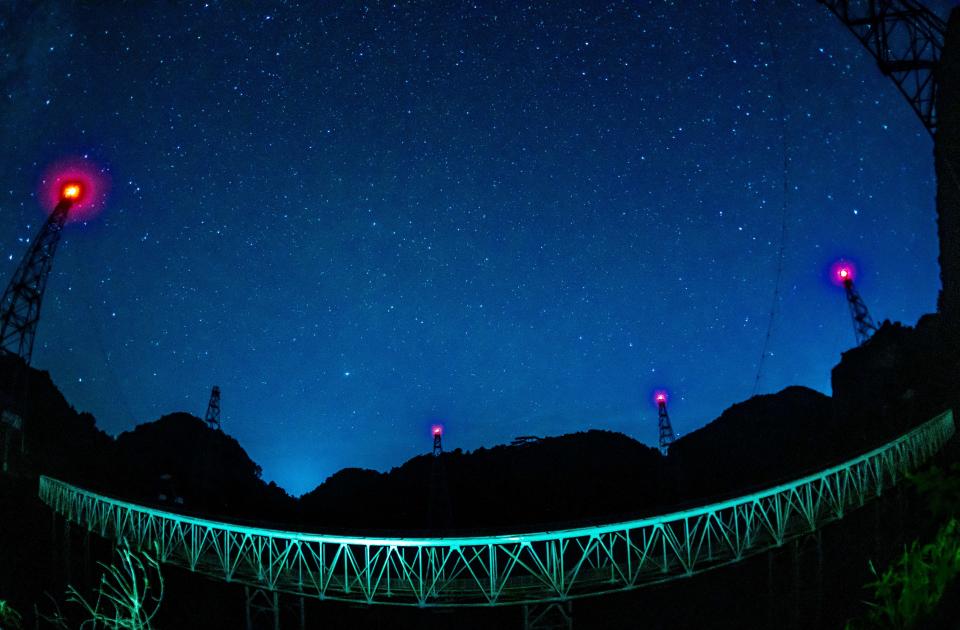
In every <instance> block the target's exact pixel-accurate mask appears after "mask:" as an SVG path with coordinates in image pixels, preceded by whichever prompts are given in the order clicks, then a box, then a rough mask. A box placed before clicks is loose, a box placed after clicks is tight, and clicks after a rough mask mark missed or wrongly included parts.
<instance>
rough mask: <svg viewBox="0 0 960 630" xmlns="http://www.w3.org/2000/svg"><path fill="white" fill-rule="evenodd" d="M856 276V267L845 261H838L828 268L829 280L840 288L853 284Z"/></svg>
mask: <svg viewBox="0 0 960 630" xmlns="http://www.w3.org/2000/svg"><path fill="white" fill-rule="evenodd" d="M856 275H857V270H856V267H854V266H853V263H850V262H848V261H846V260H838V261H837V262H835V263H833V265H831V267H830V280H831V281H832V282H833V283H834V284H837V285H840V286H846V285H847V284H848V283H851V282H853V280H854V277H855V276H856Z"/></svg>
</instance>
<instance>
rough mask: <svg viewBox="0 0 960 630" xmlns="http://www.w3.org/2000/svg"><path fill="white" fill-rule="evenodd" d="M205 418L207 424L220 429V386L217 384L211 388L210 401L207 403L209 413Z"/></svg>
mask: <svg viewBox="0 0 960 630" xmlns="http://www.w3.org/2000/svg"><path fill="white" fill-rule="evenodd" d="M204 420H206V421H207V424H208V425H210V428H211V429H216V430H218V431H220V430H221V428H220V387H219V386H217V385H214V386H213V389H212V390H210V402H209V403H207V413H206V415H205V416H204Z"/></svg>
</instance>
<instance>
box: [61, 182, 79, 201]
mask: <svg viewBox="0 0 960 630" xmlns="http://www.w3.org/2000/svg"><path fill="white" fill-rule="evenodd" d="M82 195H83V184H81V183H80V182H67V183H65V184H64V185H63V186H62V187H61V188H60V199H61V200H63V201H71V202H73V201H78V200H79V199H80V197H81V196H82Z"/></svg>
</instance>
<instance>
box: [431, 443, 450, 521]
mask: <svg viewBox="0 0 960 630" xmlns="http://www.w3.org/2000/svg"><path fill="white" fill-rule="evenodd" d="M432 433H433V453H432V454H433V457H432V461H431V462H430V504H429V506H428V510H429V514H428V517H429V521H430V527H431V528H432V529H443V528H446V527H450V525H451V523H452V521H453V512H452V510H451V508H450V490H449V488H448V486H447V471H446V469H445V468H444V465H443V457H441V455H443V427H439V426H436V427H433V431H432Z"/></svg>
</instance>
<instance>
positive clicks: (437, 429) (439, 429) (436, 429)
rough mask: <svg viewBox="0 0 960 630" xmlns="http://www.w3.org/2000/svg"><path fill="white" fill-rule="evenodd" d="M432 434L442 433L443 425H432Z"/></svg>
mask: <svg viewBox="0 0 960 630" xmlns="http://www.w3.org/2000/svg"><path fill="white" fill-rule="evenodd" d="M433 434H434V435H443V427H441V426H439V425H437V426H434V427H433Z"/></svg>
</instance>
